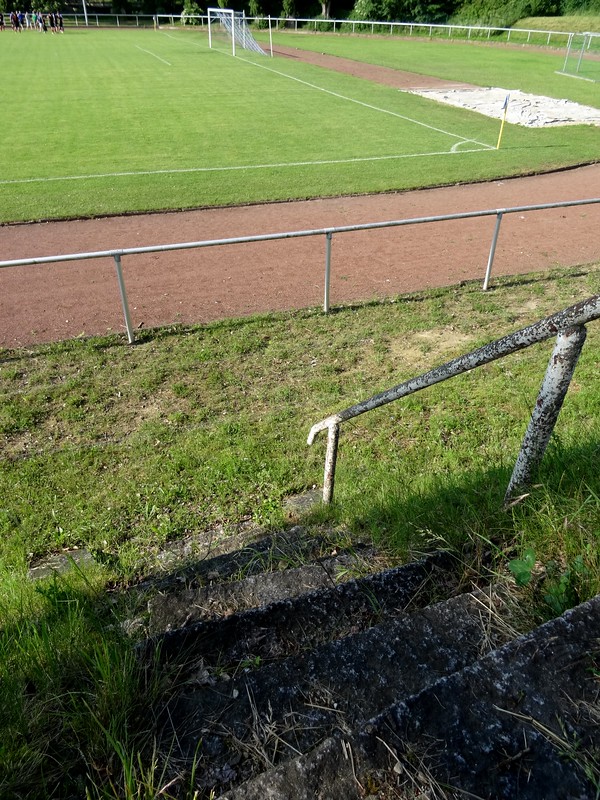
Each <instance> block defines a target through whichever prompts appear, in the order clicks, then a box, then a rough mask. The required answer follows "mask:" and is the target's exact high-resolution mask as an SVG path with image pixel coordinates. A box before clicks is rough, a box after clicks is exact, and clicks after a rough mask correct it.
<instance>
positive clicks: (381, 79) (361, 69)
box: [273, 45, 474, 89]
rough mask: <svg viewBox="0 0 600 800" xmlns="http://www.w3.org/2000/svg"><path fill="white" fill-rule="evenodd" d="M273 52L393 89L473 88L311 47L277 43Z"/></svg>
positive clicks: (464, 84)
mask: <svg viewBox="0 0 600 800" xmlns="http://www.w3.org/2000/svg"><path fill="white" fill-rule="evenodd" d="M273 53H274V55H277V56H285V57H286V58H292V59H297V60H298V61H304V62H306V63H307V64H314V65H315V66H317V67H325V68H326V69H333V70H335V71H336V72H344V73H346V74H347V75H353V76H354V77H355V78H364V79H365V80H368V81H373V82H374V83H382V84H384V85H385V86H392V87H393V88H394V89H464V88H474V87H473V86H472V84H469V83H460V82H457V81H445V80H443V79H442V78H433V77H431V76H430V75H418V74H417V73H416V72H403V71H402V70H399V69H391V67H378V66H376V65H375V64H365V63H364V62H362V61H353V60H352V59H351V58H341V57H340V56H330V55H327V54H326V53H316V52H314V51H312V50H301V49H298V48H296V47H282V46H279V45H278V46H277V47H274V48H273Z"/></svg>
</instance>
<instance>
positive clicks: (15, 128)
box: [0, 29, 600, 222]
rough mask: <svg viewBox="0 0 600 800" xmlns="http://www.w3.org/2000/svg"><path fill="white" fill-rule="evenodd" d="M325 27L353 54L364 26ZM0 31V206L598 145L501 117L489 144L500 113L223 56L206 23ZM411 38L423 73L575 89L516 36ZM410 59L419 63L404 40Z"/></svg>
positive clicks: (20, 214) (256, 192) (178, 192)
mask: <svg viewBox="0 0 600 800" xmlns="http://www.w3.org/2000/svg"><path fill="white" fill-rule="evenodd" d="M328 38H329V39H333V38H334V37H324V38H323V40H319V41H322V43H323V46H322V48H321V49H323V50H325V49H326V44H327V39H328ZM298 39H300V37H296V40H298ZM296 40H295V41H294V44H296ZM285 41H286V43H290V39H289V38H286V39H285ZM303 41H304V42H305V43H306V44H308V43H310V42H312V43H313V44H314V43H315V42H316V41H317V37H304V39H303ZM335 42H336V43H337V44H336V47H338V48H340V47H341V48H344V49H345V50H344V52H343V53H340V54H344V55H347V56H348V55H349V56H351V57H356V58H358V59H360V58H363V60H364V59H365V52H366V51H365V50H364V48H365V46H366V45H365V44H364V41H363V40H360V39H351V38H345V37H337V39H335ZM357 43H358V44H357ZM0 44H1V47H0V69H1V70H2V74H4V75H6V76H10V86H11V87H17V91H13V90H11V91H5V92H4V95H3V101H2V106H3V113H2V118H3V119H2V122H3V124H2V126H1V131H0V143H1V145H2V149H3V151H4V153H5V159H4V164H3V170H2V175H1V176H0V188H1V191H2V197H3V202H2V204H1V207H0V222H9V221H22V220H35V219H51V218H66V217H79V216H94V215H100V214H113V213H124V212H130V211H150V210H159V209H179V208H191V207H198V206H214V205H231V204H236V203H247V202H259V201H268V200H286V199H297V198H306V197H318V196H332V195H338V194H352V193H366V192H379V191H389V190H395V189H410V188H416V187H420V186H425V185H429V186H430V185H438V184H445V183H456V182H468V181H474V180H483V179H492V178H498V177H503V176H508V175H518V174H524V173H529V172H533V171H537V170H547V169H552V168H557V167H563V166H566V165H571V164H576V163H582V162H588V161H593V160H596V159H597V158H598V156H599V155H600V147H599V138H600V137H599V132H598V128H595V127H593V126H586V125H581V126H575V127H569V128H553V129H544V130H540V129H535V130H533V129H525V128H521V127H519V126H507V127H506V129H505V133H504V137H503V143H502V147H501V149H500V150H496V149H495V146H496V141H497V138H498V130H499V123H498V121H497V120H493V119H489V118H487V117H484V116H482V115H480V114H477V113H473V112H469V111H465V110H462V109H456V108H451V107H448V106H442V105H440V104H438V103H436V102H433V101H431V100H426V99H423V98H420V97H417V96H413V95H410V94H407V93H405V92H399V91H397V90H395V89H392V88H389V87H386V86H381V85H378V84H374V83H371V82H368V81H365V80H361V79H359V78H355V77H351V76H348V75H343V74H341V73H338V72H332V71H329V70H325V69H322V68H319V67H315V66H311V65H308V64H305V63H302V62H299V61H295V60H293V59H285V58H274V59H271V58H266V57H262V56H259V55H255V54H247V53H245V52H244V53H243V54H242V55H241V56H240V57H237V58H233V57H232V56H231V55H230V54H229V53H228V52H225V50H224V49H223V50H209V48H208V40H207V35H206V32H205V31H202V30H189V29H187V30H181V29H162V30H160V31H152V30H98V29H76V30H73V29H70V30H68V32H67V33H66V34H65V35H64V36H50V35H45V36H44V35H40V34H37V33H33V32H32V33H28V32H26V33H23V34H22V35H20V36H15V35H11V34H9V33H6V32H5V34H4V35H3V36H2V39H1V41H0ZM419 44H420V46H421V47H422V46H425V47H428V48H429V50H428V51H426V52H427V53H428V55H427V59H428V63H429V65H430V66H429V68H428V69H429V74H438V73H439V72H440V71H444V72H445V77H451V78H453V79H458V80H470V81H473V80H474V77H473V76H474V74H475V72H476V70H477V69H478V70H479V74H480V75H482V76H484V78H483V79H484V80H485V81H487V85H494V84H493V83H492V84H490V80H491V78H493V77H494V75H495V85H498V86H503V77H506V75H507V74H508V75H509V76H510V81H511V83H514V82H515V81H517V79H518V76H519V75H521V83H522V84H523V85H522V86H514V87H513V86H509V87H507V88H524V89H528V88H529V86H528V75H531V74H532V70H533V71H534V72H535V71H536V70H537V72H536V74H538V73H539V72H540V71H541V72H542V73H543V74H544V75H546V76H547V79H546V80H545V84H546V85H547V86H548V85H550V84H552V82H553V81H554V82H555V85H556V86H558V87H563V86H564V87H568V91H570V92H575V93H576V92H581V91H586V90H585V89H581V87H580V86H579V84H581V83H582V82H580V81H570V80H569V79H568V78H560V76H555V75H554V70H553V65H554V61H556V62H557V63H558V61H560V59H561V56H560V54H559V55H556V56H553V57H550V56H548V55H545V54H531V53H525V52H523V54H522V59H523V61H522V64H521V66H520V67H519V65H518V64H517V66H516V67H515V54H514V53H513V52H512V51H507V52H504V59H505V65H506V68H505V70H504V73H503V71H502V70H503V66H502V58H501V57H500V58H499V57H498V53H499V52H500V51H493V49H490V48H488V49H487V52H488V54H489V53H493V54H494V61H493V63H488V62H489V59H488V56H487V55H486V50H485V49H483V48H478V47H470V48H468V52H465V51H466V49H467V48H466V46H464V45H463V46H456V47H454V46H451V47H449V46H448V45H447V44H445V43H444V44H441V45H440V44H436V43H423V42H421V43H419ZM379 45H380V46H379V50H378V49H377V42H375V47H373V43H371V44H370V45H369V47H370V48H371V49H370V50H369V51H368V52H367V58H371V59H372V60H374V61H376V60H377V59H378V56H377V52H379V53H380V57H381V54H384V56H385V59H388V60H389V59H390V58H391V59H392V60H393V58H394V56H393V52H394V51H393V50H391V49H390V47H391V46H392V45H393V46H394V47H395V48H396V51H395V52H396V62H397V63H396V66H397V67H398V68H402V69H407V68H410V67H409V66H408V65H407V64H404V63H402V64H401V63H398V60H399V59H400V60H401V58H405V59H409V60H411V56H410V53H409V50H408V48H407V45H406V43H404V42H393V43H390V42H386V41H385V40H383V41H380V42H379ZM317 46H319V45H317ZM411 46H412V45H411ZM353 52H354V56H353V55H352V54H353ZM390 54H391V55H390ZM385 59H384V63H385ZM552 59H553V60H552ZM442 61H444V64H445V66H444V64H442ZM477 64H479V66H478V67H477ZM509 64H510V70H508V73H507V71H506V70H507V69H508V65H509ZM412 65H413V66H412V68H413V69H415V70H417V71H421V72H427V68H424V67H423V66H422V65H421V64H420V63H418V60H415V56H414V55H413V57H412ZM525 65H526V68H525ZM417 67H418V69H417ZM511 70H512V71H511ZM474 71H475V72H474ZM459 73H460V74H462V76H463V77H462V78H461V77H459V75H458V74H459ZM561 81H562V82H564V83H561ZM556 91H565V92H566V91H567V89H564V90H563V89H562V88H558V89H556ZM564 96H569V97H571V95H567V94H566V93H565V94H564ZM571 99H578V98H576V97H572V98H571Z"/></svg>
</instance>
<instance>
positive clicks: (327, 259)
mask: <svg viewBox="0 0 600 800" xmlns="http://www.w3.org/2000/svg"><path fill="white" fill-rule="evenodd" d="M332 239H333V234H332V233H331V232H329V231H328V232H327V233H326V234H325V289H324V293H323V311H324V312H325V313H326V314H327V312H328V311H329V284H330V282H331V240H332Z"/></svg>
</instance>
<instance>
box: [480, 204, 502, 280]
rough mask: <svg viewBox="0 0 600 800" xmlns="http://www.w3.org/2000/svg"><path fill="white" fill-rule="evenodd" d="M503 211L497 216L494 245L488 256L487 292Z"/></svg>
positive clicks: (486, 272)
mask: <svg viewBox="0 0 600 800" xmlns="http://www.w3.org/2000/svg"><path fill="white" fill-rule="evenodd" d="M502 216H503V212H502V211H499V212H498V214H497V216H496V227H495V228H494V235H493V237H492V245H491V247H490V254H489V256H488V263H487V269H486V271H485V279H484V281H483V291H484V292H487V290H488V286H489V285H490V275H491V274H492V264H493V263H494V256H495V254H496V244H497V242H498V234H499V233H500V223H501V222H502Z"/></svg>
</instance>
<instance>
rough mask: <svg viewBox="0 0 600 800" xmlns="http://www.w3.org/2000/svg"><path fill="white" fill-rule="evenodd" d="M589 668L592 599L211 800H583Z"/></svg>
mask: <svg viewBox="0 0 600 800" xmlns="http://www.w3.org/2000/svg"><path fill="white" fill-rule="evenodd" d="M599 657H600V596H598V597H596V598H594V599H593V600H591V601H589V602H587V603H584V604H582V605H581V606H579V607H577V608H575V609H573V610H571V611H568V612H567V613H565V614H564V615H563V616H562V617H559V618H558V619H555V620H552V621H551V622H548V623H546V624H545V625H543V626H541V627H539V628H537V629H536V630H534V631H532V632H531V633H529V634H527V635H524V636H521V637H518V638H517V639H515V640H514V641H512V642H510V643H508V644H506V645H505V646H503V647H501V648H499V649H497V650H494V651H492V652H490V653H489V654H487V655H486V656H484V657H483V658H481V659H478V660H477V661H475V662H474V663H473V664H471V665H469V666H467V667H465V668H464V669H462V670H459V671H457V672H455V673H454V674H451V675H448V676H445V677H442V678H440V679H439V680H438V681H436V682H434V683H433V684H431V685H430V686H427V687H425V688H424V689H423V690H421V691H420V692H418V693H415V694H412V695H410V696H408V697H407V698H405V699H404V700H402V701H400V702H399V703H396V704H393V705H391V706H390V707H388V708H387V709H386V710H385V711H383V712H382V713H381V714H379V715H377V716H376V717H374V718H373V719H371V720H369V721H367V722H365V723H363V724H362V725H361V726H359V727H358V728H357V730H356V731H355V732H354V733H353V734H352V735H351V736H333V737H329V738H328V739H327V740H326V741H324V742H323V743H322V744H321V745H320V746H318V747H317V748H315V749H313V750H312V751H311V752H310V753H308V754H307V755H305V756H300V757H296V758H294V759H291V760H289V761H287V762H286V763H284V764H282V765H281V766H280V767H278V768H274V769H271V770H268V771H266V772H264V773H263V774H262V775H260V776H258V777H257V778H255V779H254V780H251V781H249V782H247V783H246V784H242V785H241V786H239V787H238V788H236V789H234V790H232V791H230V792H227V793H226V794H225V795H222V797H221V800H259V798H260V800H266V798H269V800H284V799H285V800H309V798H310V799H311V800H312V798H328V800H358V798H364V797H365V796H366V795H367V794H368V795H369V796H370V797H373V798H374V797H386V798H387V797H416V796H425V797H431V796H435V797H460V798H463V797H464V798H467V797H479V798H506V800H540V799H541V798H543V800H565V799H566V798H569V800H576V799H577V800H592V798H597V797H598V792H599V782H600V769H599V763H600V762H599V758H598V756H599V750H600V734H599V725H600V706H599V704H598V695H599V691H600V687H599V684H598V659H599ZM432 787H433V788H432ZM407 788H408V789H409V790H412V792H413V793H411V792H407V793H402V792H403V789H404V790H406V789H407ZM428 791H429V792H431V791H434V792H436V793H435V794H427V793H426V792H428ZM389 792H394V793H392V794H390V793H389ZM395 792H399V793H398V794H396V793H395ZM420 792H422V793H423V794H419V793H420ZM440 792H441V793H440Z"/></svg>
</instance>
